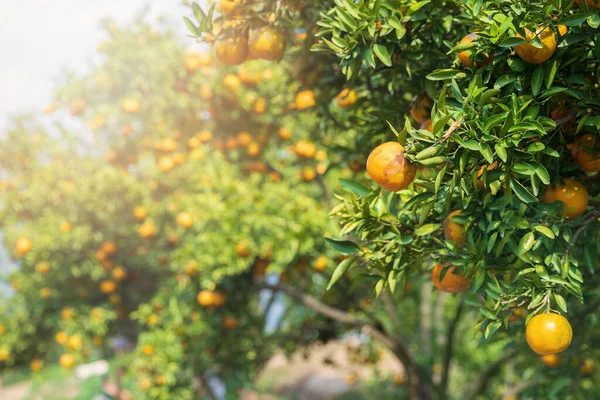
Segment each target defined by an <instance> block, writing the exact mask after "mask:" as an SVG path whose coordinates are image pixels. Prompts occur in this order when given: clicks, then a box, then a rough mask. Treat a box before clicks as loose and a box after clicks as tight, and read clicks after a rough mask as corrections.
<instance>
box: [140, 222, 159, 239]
mask: <svg viewBox="0 0 600 400" xmlns="http://www.w3.org/2000/svg"><path fill="white" fill-rule="evenodd" d="M138 232H139V234H140V237H142V238H144V239H148V238H151V237H153V236H154V235H155V233H156V229H155V228H154V224H153V223H152V222H144V223H143V224H142V225H140V228H139V230H138Z"/></svg>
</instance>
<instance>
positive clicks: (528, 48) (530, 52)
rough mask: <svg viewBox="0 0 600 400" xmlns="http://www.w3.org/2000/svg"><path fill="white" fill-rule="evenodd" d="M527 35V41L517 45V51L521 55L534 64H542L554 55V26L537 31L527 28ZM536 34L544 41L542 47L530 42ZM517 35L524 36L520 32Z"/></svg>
mask: <svg viewBox="0 0 600 400" xmlns="http://www.w3.org/2000/svg"><path fill="white" fill-rule="evenodd" d="M525 35H526V38H525V39H526V40H527V42H525V43H521V44H520V45H518V46H517V47H515V51H516V52H517V54H518V55H519V57H521V58H522V59H523V60H525V61H527V62H528V63H532V64H542V63H543V62H546V61H547V60H549V59H550V57H552V55H553V54H554V51H555V50H556V35H555V34H554V31H553V30H552V28H550V27H547V28H545V29H544V30H540V31H538V32H535V33H534V32H532V31H530V30H529V29H527V28H525ZM536 35H537V36H538V37H539V38H540V40H541V42H542V48H541V49H540V48H537V47H535V46H534V45H532V44H531V43H529V41H531V40H532V39H533V38H534V37H535V36H536ZM517 37H520V38H522V36H521V35H520V34H517Z"/></svg>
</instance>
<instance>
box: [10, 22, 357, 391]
mask: <svg viewBox="0 0 600 400" xmlns="http://www.w3.org/2000/svg"><path fill="white" fill-rule="evenodd" d="M105 28H106V32H107V37H108V39H107V40H106V41H104V42H102V43H100V44H99V45H98V52H99V53H100V57H101V62H100V63H99V64H98V65H95V66H93V67H92V70H91V71H90V72H89V73H87V74H85V75H83V76H75V75H68V76H66V78H65V82H64V83H63V84H62V85H61V86H60V87H59V89H58V90H57V92H56V98H55V101H54V103H53V104H51V105H50V106H49V107H48V108H47V109H46V111H47V112H48V113H49V114H52V113H58V114H59V117H65V116H66V114H67V113H68V114H70V115H71V116H72V117H74V121H69V127H68V128H66V127H65V126H63V125H61V124H60V123H58V122H57V119H55V118H54V114H52V115H50V116H49V117H46V119H44V120H43V121H40V120H38V119H36V118H27V117H23V118H21V119H18V120H16V121H15V122H14V124H13V127H12V128H11V129H10V130H9V131H8V132H7V134H6V135H5V136H4V137H3V138H2V143H3V145H2V149H3V150H2V151H1V152H0V168H1V171H2V177H3V179H2V186H1V189H2V191H1V197H2V206H1V211H0V212H1V214H2V218H1V220H2V229H3V233H4V235H5V237H4V240H5V245H6V248H8V249H10V250H11V253H12V255H13V257H14V258H15V259H16V260H18V264H19V267H18V269H16V270H15V271H14V272H12V273H10V274H9V275H8V276H6V280H7V281H8V282H9V283H10V284H11V286H12V288H13V293H12V295H11V296H10V297H9V298H8V299H7V300H6V301H5V302H3V304H2V310H3V311H2V314H1V317H0V327H1V329H0V339H1V340H0V367H1V368H2V369H6V368H14V367H18V366H20V365H23V364H29V365H30V368H31V369H32V370H34V371H37V370H39V369H40V368H41V367H42V365H43V361H44V360H45V359H48V360H51V361H52V360H56V359H58V360H59V362H60V364H61V365H62V366H63V367H65V368H71V367H73V366H75V365H77V364H78V363H80V362H84V361H86V360H89V359H93V358H96V357H99V356H102V355H104V354H106V355H108V354H111V353H112V352H113V351H114V350H115V349H119V348H120V347H119V346H120V345H119V342H118V341H117V342H113V341H112V340H110V341H109V340H107V339H108V338H113V337H115V336H124V337H126V338H128V339H129V340H130V341H132V342H133V343H134V344H135V346H136V348H135V350H134V353H133V356H134V357H133V361H132V363H131V365H130V367H129V368H128V372H129V374H128V375H127V376H126V380H128V381H130V382H131V385H130V387H131V388H132V390H133V391H134V396H135V398H152V399H155V398H174V397H176V398H182V399H185V398H197V396H203V395H207V396H210V395H212V393H211V391H210V390H208V391H207V392H204V391H205V390H207V389H208V387H207V385H206V383H205V381H206V379H208V378H209V377H211V376H217V377H219V378H221V379H222V380H223V381H224V382H225V383H226V384H227V386H228V396H230V397H231V398H235V397H236V396H237V394H236V393H237V392H236V389H237V388H238V387H240V386H242V385H244V384H246V383H248V381H249V380H251V379H253V377H254V376H255V375H256V374H257V373H258V371H260V369H261V367H262V366H263V365H264V363H265V362H266V361H267V360H268V358H269V356H270V354H271V353H272V352H273V351H274V350H275V349H278V348H283V349H285V350H287V351H293V350H294V348H295V346H297V345H298V344H302V343H305V342H306V341H307V340H308V339H310V338H313V337H314V336H315V333H320V336H319V337H320V338H321V339H323V340H325V339H326V338H327V337H331V336H336V335H337V332H338V331H339V327H338V326H337V325H336V324H335V323H333V321H332V320H331V319H329V318H323V317H321V316H320V315H317V314H316V313H314V312H310V311H306V310H296V309H294V308H292V307H291V306H290V307H289V311H288V312H287V313H286V316H285V317H284V318H283V320H282V321H280V322H279V324H278V326H276V325H270V328H269V330H268V331H267V332H266V333H265V331H264V329H265V321H266V315H267V312H268V309H269V308H270V307H271V305H272V304H273V302H274V301H268V302H267V304H264V300H265V296H267V295H269V293H271V292H272V291H267V292H266V293H265V292H261V288H263V287H265V286H268V285H266V283H265V277H266V276H267V275H268V276H271V278H275V277H279V281H282V282H287V281H289V282H294V286H295V287H297V288H302V289H305V290H306V291H307V292H310V293H312V294H313V295H314V296H316V297H321V296H326V297H328V302H330V303H332V304H338V305H339V307H341V308H342V309H348V308H350V307H356V305H354V304H355V303H352V302H348V300H347V295H348V294H349V293H352V292H353V291H354V289H351V288H348V290H347V291H346V292H345V293H343V294H340V295H332V294H325V295H324V294H323V292H324V289H325V286H326V284H327V279H326V276H325V272H324V271H326V270H327V268H328V267H330V266H332V265H331V262H330V260H329V257H328V255H327V250H326V249H325V247H324V244H325V242H324V239H323V233H324V232H327V231H330V230H331V226H330V225H329V224H328V221H327V215H326V213H327V209H328V208H329V205H328V203H327V201H328V200H327V199H328V197H327V196H326V195H325V196H323V195H324V194H326V192H327V191H326V184H325V182H326V180H327V179H334V180H335V176H333V175H336V174H337V175H340V174H342V173H345V174H348V173H349V171H345V172H334V171H333V172H328V171H329V167H330V166H331V165H333V164H334V163H335V162H339V160H337V161H336V160H333V159H331V158H330V156H329V154H328V153H327V152H326V151H325V149H326V148H325V146H324V145H323V144H322V143H316V142H315V140H314V138H313V135H314V132H315V130H316V126H317V123H318V121H316V120H315V119H314V118H313V117H312V116H311V114H310V112H309V111H306V112H304V113H302V114H295V113H290V111H289V104H290V103H293V102H294V100H295V94H296V91H297V90H298V84H297V83H296V80H295V77H294V76H292V75H291V74H290V73H289V68H291V67H290V65H289V64H287V63H282V64H275V63H273V62H271V61H269V60H267V61H264V62H263V61H254V62H253V63H248V64H246V65H244V67H243V68H231V69H224V68H222V67H221V66H220V65H218V64H215V62H214V58H213V56H212V55H211V54H210V53H208V52H197V51H187V50H186V49H185V47H184V46H183V44H182V43H181V42H180V41H179V40H177V39H176V37H175V36H174V34H173V32H171V30H170V29H169V28H168V27H165V26H160V25H158V26H154V27H152V26H149V25H147V24H145V23H144V22H143V21H137V22H136V23H135V24H133V26H131V27H129V28H120V27H118V26H116V25H114V24H112V23H110V22H107V24H106V27H105ZM326 172H328V174H327V177H325V176H324V175H325V173H326ZM330 175H331V178H329V176H330ZM348 286H349V285H348ZM294 293H295V292H294ZM261 297H262V298H263V301H262V302H261ZM266 298H267V299H268V296H267V297H266ZM197 382H200V384H197ZM199 393H203V394H199Z"/></svg>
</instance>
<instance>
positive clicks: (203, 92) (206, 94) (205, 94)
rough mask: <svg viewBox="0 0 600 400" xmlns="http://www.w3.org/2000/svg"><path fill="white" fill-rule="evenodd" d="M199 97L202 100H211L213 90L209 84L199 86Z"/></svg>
mask: <svg viewBox="0 0 600 400" xmlns="http://www.w3.org/2000/svg"><path fill="white" fill-rule="evenodd" d="M200 98H201V99H202V100H206V101H209V100H212V98H213V91H212V89H211V87H210V86H207V85H202V86H200Z"/></svg>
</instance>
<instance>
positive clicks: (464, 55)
mask: <svg viewBox="0 0 600 400" xmlns="http://www.w3.org/2000/svg"><path fill="white" fill-rule="evenodd" d="M477 38H479V36H477V34H475V33H469V34H468V35H467V36H465V37H464V38H462V39H461V41H460V43H470V42H473V41H476V40H477ZM472 54H473V50H470V49H469V50H464V51H461V52H460V53H458V59H459V60H460V62H461V63H462V65H464V66H465V67H467V68H471V66H472V65H473V63H472V62H471V57H472ZM482 59H483V61H477V60H476V61H475V66H476V67H477V68H480V67H482V66H484V65H490V64H491V63H492V62H493V61H494V55H493V54H491V55H488V54H484V55H482Z"/></svg>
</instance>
